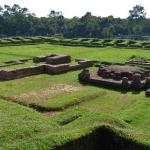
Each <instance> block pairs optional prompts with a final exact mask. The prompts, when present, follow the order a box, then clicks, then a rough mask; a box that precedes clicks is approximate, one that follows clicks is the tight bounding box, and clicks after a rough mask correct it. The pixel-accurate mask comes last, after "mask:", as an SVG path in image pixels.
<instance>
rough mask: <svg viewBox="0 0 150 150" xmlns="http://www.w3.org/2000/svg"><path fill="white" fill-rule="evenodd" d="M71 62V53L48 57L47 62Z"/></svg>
mask: <svg viewBox="0 0 150 150" xmlns="http://www.w3.org/2000/svg"><path fill="white" fill-rule="evenodd" d="M70 62H71V57H70V56H69V55H57V56H54V57H47V58H46V63H47V64H51V65H58V64H66V63H70Z"/></svg>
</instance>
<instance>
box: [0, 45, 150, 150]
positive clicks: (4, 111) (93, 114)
mask: <svg viewBox="0 0 150 150" xmlns="http://www.w3.org/2000/svg"><path fill="white" fill-rule="evenodd" d="M47 54H69V55H71V56H72V62H74V60H75V58H85V59H94V60H99V61H106V62H114V63H122V62H125V61H126V60H127V59H128V58H130V57H131V56H133V55H136V56H140V57H146V58H148V59H149V58H150V51H148V50H143V49H123V48H121V49H119V48H87V47H72V46H58V45H50V44H39V45H28V46H27V45H26V46H7V47H1V48H0V63H3V62H5V61H10V60H17V59H26V58H32V57H34V56H38V55H47ZM32 65H35V64H34V63H33V62H32V61H29V62H26V63H25V64H21V65H14V66H9V67H1V68H0V69H6V70H7V69H16V68H21V67H27V66H32ZM37 65H38V64H37ZM91 69H92V70H93V69H94V70H95V68H91ZM79 72H80V71H73V72H68V73H64V74H60V75H46V74H42V75H36V76H31V77H26V78H21V79H17V80H10V81H1V82H0V97H1V98H2V99H5V100H7V101H16V102H17V103H21V104H24V105H27V106H28V105H36V106H39V107H42V108H44V109H47V110H64V109H66V108H68V107H72V108H71V109H72V110H71V109H70V110H68V111H66V112H65V113H63V114H60V115H58V116H56V117H54V118H47V117H44V116H43V115H41V114H40V113H38V112H36V111H34V110H31V109H29V108H26V107H23V106H20V105H18V104H15V103H11V102H6V101H4V100H0V122H2V123H0V147H2V150H3V149H17V148H18V149H31V150H32V149H33V150H34V149H38V148H39V149H42V150H43V149H46V150H47V149H53V146H55V145H57V144H58V145H61V144H64V143H65V142H68V141H71V140H73V139H77V138H79V137H82V136H84V135H87V134H90V133H91V131H93V130H95V128H97V127H98V128H100V127H101V126H103V125H104V126H105V125H108V124H109V127H110V128H111V129H113V128H115V129H114V130H115V132H117V134H118V133H120V134H122V132H123V134H122V136H125V137H128V136H129V137H130V138H131V139H132V140H134V139H135V140H137V141H138V143H140V142H142V143H146V144H148V145H149V143H150V140H149V139H150V127H149V124H150V119H149V115H150V109H149V108H150V107H149V106H150V101H149V99H150V98H145V95H144V92H141V93H135V92H128V93H122V92H120V91H114V90H108V89H105V88H98V87H93V86H88V85H82V84H80V83H79V82H78V74H79ZM63 86H64V89H65V90H64V89H63ZM76 105H78V107H79V109H75V108H74V107H76ZM89 111H90V112H89ZM81 116H82V117H81ZM76 117H77V118H76ZM78 117H79V118H78ZM74 118H75V120H74V121H72V123H69V124H66V125H64V127H62V125H61V123H62V124H63V123H64V122H68V120H69V121H70V120H72V119H74ZM125 122H126V123H125ZM124 134H125V135H124ZM14 139H16V140H14ZM23 143H24V144H23Z"/></svg>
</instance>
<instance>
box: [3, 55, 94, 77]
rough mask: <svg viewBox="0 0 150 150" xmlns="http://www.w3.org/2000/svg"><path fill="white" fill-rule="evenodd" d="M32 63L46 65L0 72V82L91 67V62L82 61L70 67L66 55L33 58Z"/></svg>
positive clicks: (69, 58)
mask: <svg viewBox="0 0 150 150" xmlns="http://www.w3.org/2000/svg"><path fill="white" fill-rule="evenodd" d="M33 61H34V62H36V63H39V62H43V61H45V62H47V63H48V64H43V65H39V66H33V67H27V68H21V69H16V70H10V71H5V70H1V71H0V80H12V79H16V78H21V77H26V76H31V75H37V74H43V73H47V74H59V73H63V72H67V71H70V70H78V69H83V68H87V67H90V66H92V65H93V62H92V61H89V60H88V61H87V60H82V61H81V62H80V63H78V64H75V65H71V64H68V63H70V61H71V57H70V56H68V55H55V54H52V55H48V56H38V57H34V58H33Z"/></svg>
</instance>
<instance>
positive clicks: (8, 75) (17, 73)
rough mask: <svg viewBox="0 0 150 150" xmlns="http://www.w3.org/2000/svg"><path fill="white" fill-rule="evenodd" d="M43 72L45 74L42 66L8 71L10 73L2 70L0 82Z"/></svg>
mask: <svg viewBox="0 0 150 150" xmlns="http://www.w3.org/2000/svg"><path fill="white" fill-rule="evenodd" d="M44 72H45V67H44V66H43V65H41V66H35V67H29V68H21V69H16V70H10V71H3V70H2V71H0V80H12V79H16V78H21V77H26V76H31V75H37V74H42V73H44Z"/></svg>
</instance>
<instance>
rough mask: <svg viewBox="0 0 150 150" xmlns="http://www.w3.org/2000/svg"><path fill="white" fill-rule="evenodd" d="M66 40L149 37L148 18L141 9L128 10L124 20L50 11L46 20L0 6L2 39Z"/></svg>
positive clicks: (19, 10) (149, 26) (17, 8)
mask: <svg viewBox="0 0 150 150" xmlns="http://www.w3.org/2000/svg"><path fill="white" fill-rule="evenodd" d="M56 34H60V35H63V36H64V37H67V38H77V37H91V38H111V37H118V36H125V35H130V36H131V35H135V36H141V35H150V18H146V12H145V9H144V7H143V6H141V5H136V6H134V7H133V9H132V10H129V16H128V18H125V19H121V18H114V17H113V16H108V17H97V16H93V15H92V14H91V12H87V13H86V14H85V15H83V16H82V17H80V18H79V17H73V18H70V19H69V18H65V17H64V16H63V14H62V12H57V11H54V10H52V11H51V12H50V14H49V15H48V16H47V17H37V16H36V15H35V14H34V13H30V12H29V10H28V9H27V8H21V7H20V6H19V5H17V4H15V5H14V6H12V7H10V6H8V5H4V6H3V7H2V6H0V35H1V36H2V35H3V36H41V35H44V36H45V35H46V36H52V35H56Z"/></svg>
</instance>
